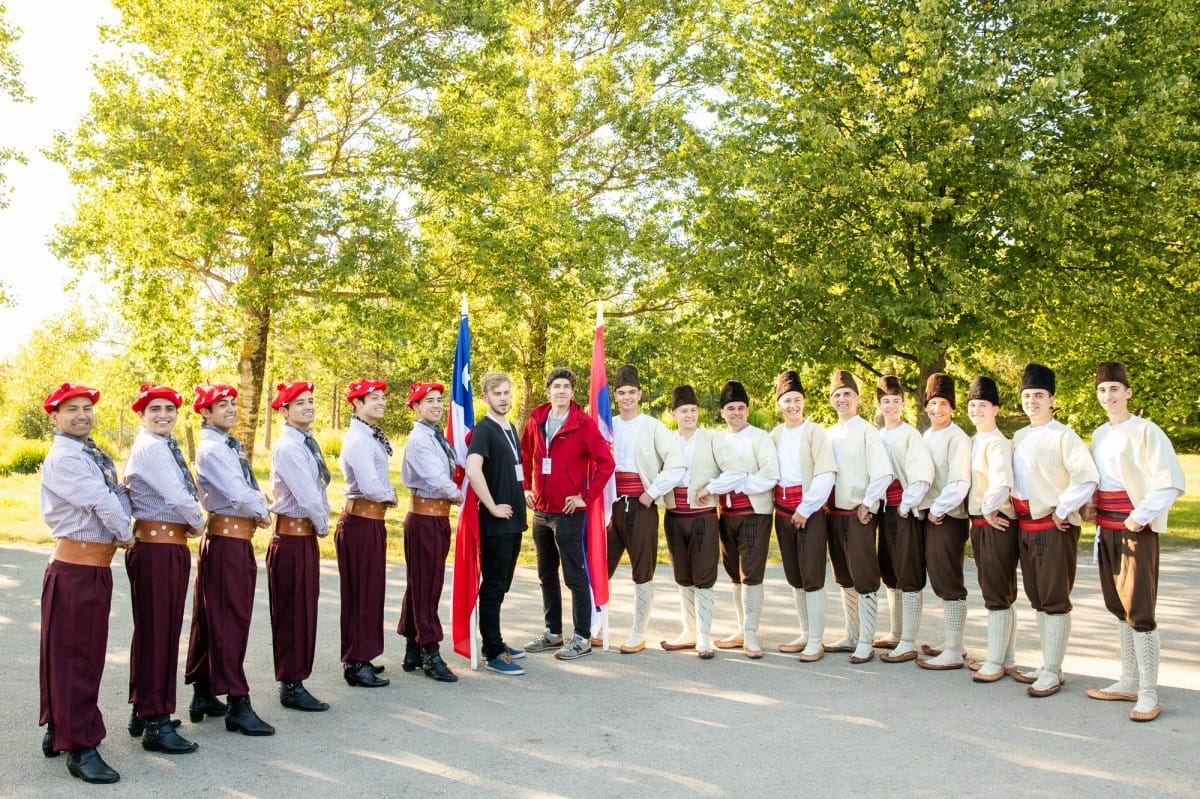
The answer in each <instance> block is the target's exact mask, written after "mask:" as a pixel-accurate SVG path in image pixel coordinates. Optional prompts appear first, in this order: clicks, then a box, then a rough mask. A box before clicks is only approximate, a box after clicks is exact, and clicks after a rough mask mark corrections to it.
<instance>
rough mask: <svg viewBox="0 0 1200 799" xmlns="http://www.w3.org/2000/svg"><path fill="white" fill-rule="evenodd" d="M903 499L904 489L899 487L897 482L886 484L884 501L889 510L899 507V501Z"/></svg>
mask: <svg viewBox="0 0 1200 799" xmlns="http://www.w3.org/2000/svg"><path fill="white" fill-rule="evenodd" d="M902 499H904V487H903V486H901V485H900V481H899V480H893V481H892V482H891V483H889V484H888V487H887V494H886V499H885V500H884V501H885V502H887V506H888V507H889V508H898V507H900V501H901V500H902Z"/></svg>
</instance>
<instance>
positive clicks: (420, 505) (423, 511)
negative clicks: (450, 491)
mask: <svg viewBox="0 0 1200 799" xmlns="http://www.w3.org/2000/svg"><path fill="white" fill-rule="evenodd" d="M411 510H412V512H413V513H415V514H417V515H418V516H449V515H450V500H448V499H430V498H429V497H418V496H417V495H416V494H413V498H412V508H411Z"/></svg>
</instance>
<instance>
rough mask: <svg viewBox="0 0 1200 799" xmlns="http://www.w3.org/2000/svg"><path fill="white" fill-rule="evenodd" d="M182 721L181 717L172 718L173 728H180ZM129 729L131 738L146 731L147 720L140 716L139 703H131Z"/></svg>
mask: <svg viewBox="0 0 1200 799" xmlns="http://www.w3.org/2000/svg"><path fill="white" fill-rule="evenodd" d="M182 723H183V722H182V721H180V720H179V719H171V729H175V730H177V729H179V725H180V724H182ZM127 729H128V730H129V737H130V738H137V737H138V736H140V735H141V734H142V733H143V732H145V731H146V720H145V719H139V718H138V714H137V705H130V711H129V726H128V727H127Z"/></svg>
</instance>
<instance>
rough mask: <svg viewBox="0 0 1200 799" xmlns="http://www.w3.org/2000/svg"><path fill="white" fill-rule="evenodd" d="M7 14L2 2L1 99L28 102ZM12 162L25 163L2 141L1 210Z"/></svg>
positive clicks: (3, 297) (2, 298) (0, 286)
mask: <svg viewBox="0 0 1200 799" xmlns="http://www.w3.org/2000/svg"><path fill="white" fill-rule="evenodd" d="M6 14H7V8H6V7H5V5H4V3H3V2H0V99H7V100H9V101H12V102H26V101H28V100H29V98H28V97H27V96H26V95H25V85H24V84H23V83H22V82H21V61H20V59H18V58H17V55H16V53H14V52H13V45H14V44H15V43H16V41H17V39H18V37H19V36H20V30H19V29H17V28H15V27H13V26H12V25H10V24H9V23H8V21H7V20H6V19H5V15H6ZM10 161H16V162H23V161H24V157H23V156H22V155H21V153H19V152H17V151H16V150H14V149H13V148H11V147H5V146H4V143H3V141H0V208H4V207H5V206H6V205H8V188H7V187H6V185H5V178H4V166H5V164H7V163H8V162H10ZM9 302H10V298H9V296H8V294H7V292H6V291H5V288H4V283H3V282H0V305H6V304H8V303H9Z"/></svg>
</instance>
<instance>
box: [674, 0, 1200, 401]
mask: <svg viewBox="0 0 1200 799" xmlns="http://www.w3.org/2000/svg"><path fill="white" fill-rule="evenodd" d="M1196 11H1197V8H1196V3H1194V2H1186V3H1183V4H1182V5H1180V4H1175V3H1166V2H1154V1H1152V2H1149V3H1140V2H1137V3H1135V2H1122V1H1120V0H1118V1H1117V2H1093V1H1092V0H1078V1H1075V0H1063V1H1062V2H1054V3H1049V4H1047V3H1045V2H1041V1H1040V0H1016V1H1015V2H1010V3H1003V4H1001V3H994V2H991V1H990V0H986V1H983V2H980V1H979V0H926V1H925V2H914V1H913V0H876V2H871V3H855V4H846V3H835V2H817V3H812V4H809V5H808V6H806V8H805V10H803V11H798V10H797V7H796V6H795V4H793V3H789V2H776V1H774V0H768V2H762V3H752V4H751V3H747V4H745V5H744V6H743V7H742V8H741V9H740V12H739V13H736V14H733V15H731V17H730V20H731V22H730V29H729V34H728V36H726V37H725V38H724V40H725V41H727V42H729V43H730V45H729V47H728V49H727V52H726V53H725V60H726V63H727V64H728V70H727V73H726V79H725V81H724V83H723V88H724V93H723V95H721V96H720V97H719V98H717V101H716V102H714V104H713V110H714V113H715V114H716V124H715V125H714V127H713V129H712V131H711V133H710V135H709V137H708V140H707V142H706V144H707V145H708V146H707V147H705V148H704V149H701V150H698V152H699V155H700V157H698V158H697V159H696V163H697V180H698V188H699V190H698V191H697V193H696V195H695V201H694V203H693V205H692V209H691V213H690V214H689V217H688V218H687V219H686V220H685V223H684V226H685V230H686V232H687V234H688V235H689V236H694V237H696V239H697V243H696V250H697V253H698V254H699V255H700V257H699V258H698V259H697V261H696V266H697V268H696V270H695V272H694V273H693V277H694V278H695V279H696V281H697V282H699V283H700V285H702V286H703V287H704V288H705V289H706V290H707V291H708V292H709V301H708V302H707V303H705V305H704V308H703V312H704V314H705V315H706V316H707V317H708V318H709V319H710V320H712V321H713V323H714V324H716V325H717V326H719V327H720V328H721V329H722V330H723V331H724V332H725V334H726V338H725V342H726V346H725V348H724V349H725V350H726V351H729V352H733V353H737V354H738V355H744V354H746V353H750V352H753V353H755V356H756V357H755V359H754V360H753V362H752V363H750V364H748V366H749V367H750V369H751V370H752V372H754V373H753V374H752V377H754V378H757V379H758V380H760V381H765V379H767V377H768V374H769V372H770V371H772V370H776V369H777V368H778V367H779V366H780V365H786V364H799V365H809V364H816V365H820V366H821V367H822V371H825V372H826V373H827V370H828V368H831V367H833V366H855V367H856V368H857V370H858V371H860V373H863V374H866V375H873V374H875V373H879V372H888V371H894V372H897V373H899V374H901V375H902V376H903V377H904V378H905V379H906V382H908V383H909V385H910V386H911V387H912V388H918V387H920V386H923V382H924V378H925V376H926V375H927V374H928V373H930V372H932V371H935V370H940V369H945V368H946V367H947V365H948V364H949V365H951V367H952V368H954V369H955V370H957V371H959V372H960V373H961V374H962V375H963V376H964V377H969V375H970V372H971V370H972V369H974V368H978V366H979V365H981V364H982V362H984V361H986V360H989V359H990V360H996V359H997V358H996V356H997V353H999V354H1001V355H1004V354H1007V355H1008V356H1009V357H1010V358H1011V359H1012V360H1013V361H1015V362H1017V363H1023V361H1024V360H1025V359H1039V360H1043V361H1044V362H1046V363H1048V364H1050V365H1052V366H1056V367H1060V368H1064V367H1065V366H1066V363H1065V362H1068V361H1069V362H1071V363H1072V364H1075V365H1077V366H1075V367H1074V368H1073V369H1067V370H1066V372H1067V374H1068V375H1069V376H1071V377H1073V378H1079V377H1081V376H1082V374H1083V373H1085V372H1087V371H1088V370H1090V369H1093V368H1094V364H1095V361H1096V360H1099V359H1102V358H1111V357H1120V358H1127V359H1129V360H1132V361H1135V362H1138V364H1139V365H1142V366H1144V367H1146V368H1147V369H1154V368H1155V367H1156V366H1161V365H1156V364H1152V363H1149V362H1148V360H1147V359H1144V358H1143V357H1142V355H1141V354H1140V353H1141V352H1161V351H1163V350H1164V349H1165V350H1166V351H1167V352H1169V353H1171V355H1172V356H1173V357H1178V358H1181V359H1185V362H1186V363H1187V364H1188V368H1190V369H1191V370H1192V371H1194V368H1195V365H1196V363H1197V355H1198V354H1200V353H1197V349H1196V334H1195V330H1194V328H1195V326H1194V325H1187V326H1186V327H1188V328H1189V329H1188V330H1187V331H1185V332H1183V335H1182V336H1181V335H1179V334H1180V332H1181V331H1179V330H1178V329H1172V330H1171V331H1170V332H1169V333H1163V332H1159V331H1157V330H1152V329H1148V328H1149V327H1150V326H1148V325H1145V324H1142V325H1137V323H1136V322H1133V320H1139V321H1144V319H1145V315H1144V312H1145V311H1146V310H1148V309H1150V308H1154V307H1156V306H1159V305H1160V303H1165V305H1166V306H1167V307H1169V308H1172V309H1176V310H1178V311H1180V312H1181V313H1182V314H1183V317H1182V318H1187V319H1194V318H1195V310H1194V305H1195V302H1194V298H1195V282H1194V281H1195V277H1194V276H1195V268H1196V259H1195V249H1194V243H1191V242H1189V241H1188V239H1187V238H1186V236H1185V235H1184V231H1185V229H1186V227H1187V225H1186V221H1187V220H1188V219H1189V218H1190V219H1192V220H1193V222H1194V209H1195V207H1196V191H1195V188H1196V187H1195V182H1196V175H1197V173H1198V169H1197V167H1198V166H1200V161H1198V160H1197V152H1196V136H1195V132H1196V131H1195V122H1196V115H1195V99H1194V95H1195V91H1194V88H1193V87H1192V82H1193V81H1194V79H1195V76H1196V66H1195V59H1194V58H1191V59H1189V56H1188V54H1189V53H1194V52H1195V46H1196V43H1197V42H1196V30H1197V24H1196V22H1195V19H1196ZM1097 311H1099V312H1100V318H1108V317H1112V316H1116V317H1119V318H1122V319H1127V320H1130V321H1131V322H1133V324H1131V325H1118V326H1117V327H1118V330H1115V331H1114V330H1113V329H1111V328H1109V329H1107V330H1106V329H1104V327H1103V326H1097V325H1096V324H1095V322H1096V319H1097V316H1096V312H1097ZM1068 317H1069V318H1068ZM1135 326H1140V327H1142V328H1143V330H1142V331H1141V335H1140V336H1138V337H1137V338H1139V339H1141V340H1142V341H1144V342H1145V345H1146V346H1145V350H1141V351H1139V348H1138V347H1137V346H1136V345H1135V344H1134V343H1133V342H1132V341H1131V340H1130V339H1129V338H1127V337H1126V336H1127V335H1128V334H1129V333H1132V332H1133V330H1132V328H1133V327H1135ZM1167 327H1174V326H1172V325H1167ZM1085 329H1086V332H1085ZM1019 368H1020V367H1019V366H1016V367H1015V370H1013V371H1015V373H1016V374H1019ZM757 369H761V370H762V373H761V374H759V373H758V372H757V371H756V370H757ZM1009 376H1010V377H1014V379H1015V376H1014V375H1013V373H1012V372H1011V371H1010V372H1009ZM1090 386H1091V384H1090V382H1088V383H1087V388H1088V389H1089V390H1090ZM822 388H823V386H822ZM1174 408H1178V406H1174Z"/></svg>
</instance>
